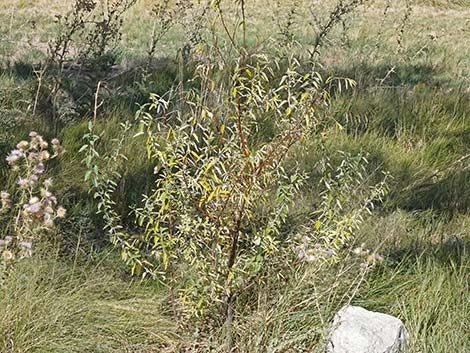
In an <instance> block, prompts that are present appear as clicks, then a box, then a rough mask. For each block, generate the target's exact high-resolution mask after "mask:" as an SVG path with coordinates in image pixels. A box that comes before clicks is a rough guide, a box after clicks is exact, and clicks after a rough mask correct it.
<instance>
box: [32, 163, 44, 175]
mask: <svg viewBox="0 0 470 353" xmlns="http://www.w3.org/2000/svg"><path fill="white" fill-rule="evenodd" d="M44 169H45V168H44V164H42V163H39V164H38V165H37V166H36V167H34V172H35V173H37V174H42V173H44Z"/></svg>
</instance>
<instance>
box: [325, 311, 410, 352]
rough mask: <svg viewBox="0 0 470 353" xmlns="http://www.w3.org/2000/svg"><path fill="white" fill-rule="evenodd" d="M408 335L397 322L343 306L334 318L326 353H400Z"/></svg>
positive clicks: (394, 318)
mask: <svg viewBox="0 0 470 353" xmlns="http://www.w3.org/2000/svg"><path fill="white" fill-rule="evenodd" d="M407 339H408V332H407V331H406V329H405V327H404V326H403V323H402V322H401V320H400V319H398V318H396V317H393V316H390V315H387V314H382V313H376V312H372V311H368V310H366V309H364V308H361V307H358V306H346V307H344V308H343V309H341V310H340V311H339V312H338V313H337V314H336V316H335V318H334V321H333V327H332V331H331V335H330V338H329V341H328V344H327V352H328V353H403V352H404V351H405V345H406V341H407Z"/></svg>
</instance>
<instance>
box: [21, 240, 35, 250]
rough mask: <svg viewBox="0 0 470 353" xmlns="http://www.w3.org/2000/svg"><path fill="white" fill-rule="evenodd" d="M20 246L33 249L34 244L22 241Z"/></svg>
mask: <svg viewBox="0 0 470 353" xmlns="http://www.w3.org/2000/svg"><path fill="white" fill-rule="evenodd" d="M20 245H21V246H23V247H25V248H26V249H31V248H32V247H33V244H32V243H30V242H27V241H22V242H21V243H20Z"/></svg>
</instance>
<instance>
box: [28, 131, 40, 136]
mask: <svg viewBox="0 0 470 353" xmlns="http://www.w3.org/2000/svg"><path fill="white" fill-rule="evenodd" d="M37 135H38V133H37V132H36V131H31V132H30V133H29V137H36V136H37Z"/></svg>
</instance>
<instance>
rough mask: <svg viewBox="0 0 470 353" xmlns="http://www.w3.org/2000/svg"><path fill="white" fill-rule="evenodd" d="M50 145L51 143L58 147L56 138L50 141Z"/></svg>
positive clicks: (58, 142) (58, 143)
mask: <svg viewBox="0 0 470 353" xmlns="http://www.w3.org/2000/svg"><path fill="white" fill-rule="evenodd" d="M51 143H52V144H53V145H60V141H59V139H56V138H54V139H52V141H51Z"/></svg>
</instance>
